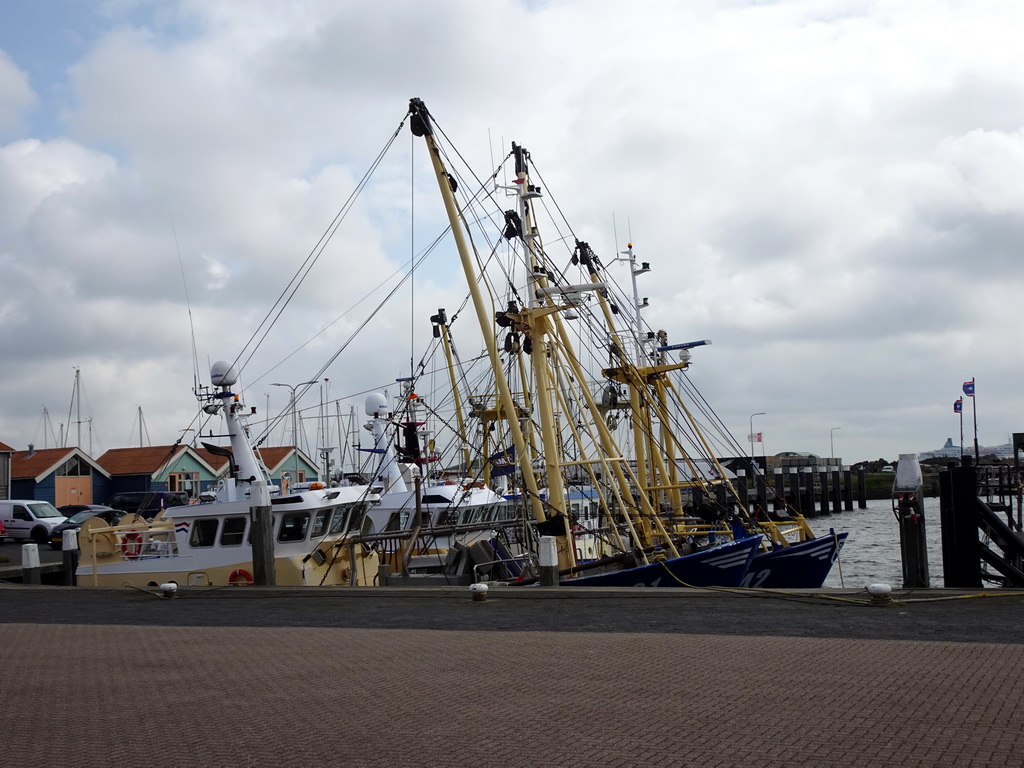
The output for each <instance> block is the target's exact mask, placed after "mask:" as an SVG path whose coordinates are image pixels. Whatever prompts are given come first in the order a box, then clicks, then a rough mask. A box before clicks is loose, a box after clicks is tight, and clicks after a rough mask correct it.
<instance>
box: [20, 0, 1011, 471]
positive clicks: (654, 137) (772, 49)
mask: <svg viewBox="0 0 1024 768" xmlns="http://www.w3.org/2000/svg"><path fill="white" fill-rule="evenodd" d="M1022 30H1024V6H1022V5H1021V4H1020V3H1018V2H1015V1H1013V0H1005V1H1003V2H1000V1H998V0H992V1H991V2H989V1H986V0H971V2H963V1H962V0H926V1H925V0H921V1H920V2H913V1H912V0H908V1H907V2H900V3H892V2H881V1H879V2H872V1H871V0H834V1H833V2H825V1H823V0H820V1H815V0H793V1H792V2H786V1H780V2H768V1H766V0H763V1H760V2H757V1H755V2H741V1H740V0H735V1H733V2H728V1H725V0H722V1H719V2H715V1H713V0H704V1H702V0H696V1H695V2H687V3H682V2H667V1H664V2H662V1H659V0H645V2H641V3H622V2H618V1H614V2H613V1H612V0H548V1H545V0H529V1H527V0H490V1H489V2H477V1H475V0H434V1H433V2H429V3H422V2H421V3H414V2H397V1H395V2H387V1H386V2H379V3H365V2H363V3H356V2H338V0H290V2H288V3H280V2H276V0H214V1H212V2H211V0H179V1H178V2H171V1H170V0H166V1H164V0H161V2H149V1H147V0H109V1H108V2H99V1H97V2H91V3H90V2H84V1H83V0H48V1H47V2H45V3H41V2H36V1H35V0H11V2H6V3H4V4H3V5H2V6H0V268H2V270H3V272H2V274H3V279H2V282H0V320H2V333H0V359H2V361H3V364H4V375H3V376H2V377H0V441H3V442H6V443H8V444H10V445H11V446H13V447H15V448H19V449H21V448H24V447H26V446H27V444H28V443H30V442H33V443H34V444H35V445H36V446H39V447H42V446H43V445H45V444H48V445H50V446H51V447H52V446H53V445H54V439H55V437H54V436H56V439H58V440H59V439H60V434H61V431H62V430H67V431H70V436H71V442H72V443H74V442H75V441H76V440H77V436H78V430H79V424H78V423H76V422H79V421H85V422H86V423H85V424H84V425H83V426H82V427H81V429H82V430H83V431H82V434H83V437H82V443H83V445H84V446H85V447H86V448H89V446H90V444H91V446H92V449H93V453H95V454H98V453H100V452H102V451H103V450H106V449H107V448H115V447H126V446H129V445H138V444H139V435H138V430H139V423H138V413H139V410H140V409H141V411H142V413H143V421H144V425H145V430H144V437H143V442H145V443H146V444H164V443H169V442H173V441H174V440H176V439H177V438H178V437H179V436H180V435H182V430H185V429H187V428H188V427H189V426H190V424H191V422H192V417H193V414H194V413H195V401H194V399H193V397H192V395H191V389H192V385H193V376H194V374H193V371H194V366H193V359H194V355H193V343H192V338H193V335H192V329H193V328H194V331H195V350H196V351H195V358H196V359H198V360H199V363H200V368H203V369H205V368H206V366H207V361H208V360H210V359H219V358H228V359H233V358H234V357H235V356H236V355H238V354H239V353H240V352H241V351H242V349H243V347H244V345H245V344H246V342H247V341H248V340H249V338H250V337H251V336H252V334H253V333H254V332H255V331H256V329H257V328H258V327H259V323H260V321H261V320H262V319H263V317H264V316H265V315H266V314H267V313H268V312H269V311H270V310H271V307H272V305H273V303H274V301H275V299H276V298H277V296H278V294H279V293H280V292H281V290H282V289H283V287H284V286H285V284H286V283H287V282H288V280H290V279H291V277H292V274H293V273H294V272H295V270H296V269H297V268H298V267H299V265H300V264H301V263H302V262H303V260H304V259H305V258H306V257H307V255H308V254H309V253H310V252H311V251H313V249H314V247H315V246H316V244H317V241H318V240H319V238H320V236H321V234H322V233H323V232H324V231H325V230H326V229H327V227H328V226H329V225H330V222H331V221H332V219H333V217H334V216H335V214H336V213H337V212H338V211H339V210H340V209H341V208H342V207H343V206H344V205H345V202H346V200H347V199H348V198H349V196H350V195H351V193H352V191H353V189H354V188H355V185H356V184H357V183H358V181H359V179H360V178H361V177H362V176H363V174H364V172H365V171H366V170H367V168H368V167H369V166H370V164H371V163H372V161H373V159H374V157H375V156H376V154H377V153H378V152H379V150H380V149H381V148H382V147H383V146H384V144H385V143H386V142H387V140H388V138H389V136H390V135H391V134H392V132H393V131H394V130H395V128H396V127H397V126H398V124H399V123H400V121H401V120H402V118H403V116H404V114H405V111H406V107H407V103H408V99H409V98H410V97H412V96H418V97H421V98H423V99H424V101H425V102H426V103H427V104H428V106H429V107H430V108H431V111H432V112H433V114H434V115H435V116H436V118H437V120H438V122H439V123H440V125H441V126H442V127H443V129H444V130H445V132H446V134H447V135H448V136H449V137H450V138H452V140H453V141H454V143H455V144H456V145H457V146H459V147H460V148H461V149H463V150H464V151H465V152H467V153H468V156H469V157H470V158H471V159H472V160H473V161H474V162H476V163H477V164H478V166H479V168H480V170H481V171H486V170H487V169H488V168H489V166H490V164H491V158H492V155H494V154H497V155H498V156H500V155H501V154H502V153H503V151H506V150H507V145H508V141H510V140H515V141H518V142H520V143H523V144H525V145H526V146H527V147H529V149H530V150H531V152H532V154H533V157H534V159H535V160H536V161H537V163H538V165H539V166H541V167H542V168H544V169H545V170H546V173H545V182H546V183H547V184H548V185H549V187H550V188H551V189H554V188H557V190H558V193H557V199H558V202H559V205H560V206H561V207H562V208H563V211H564V212H565V213H566V215H567V217H568V218H569V219H570V220H571V221H572V222H573V227H574V230H575V231H576V233H577V234H578V235H579V236H581V237H582V238H583V239H586V240H587V241H588V242H590V244H591V245H592V246H593V247H594V248H595V250H597V251H598V252H599V253H604V254H606V255H612V254H614V252H615V249H616V248H619V249H621V248H622V247H623V245H624V242H625V240H626V239H627V238H632V241H633V243H634V246H635V250H636V254H637V257H638V258H639V259H642V260H644V261H649V262H651V265H652V269H653V271H652V272H651V273H650V274H648V275H645V276H643V277H641V278H640V281H641V293H642V295H644V296H648V297H649V298H650V302H651V305H652V306H651V308H650V309H648V310H646V314H645V318H646V320H647V322H648V323H649V324H650V325H651V326H653V327H656V328H664V329H666V330H667V331H668V332H669V334H670V337H671V339H673V340H676V341H682V340H689V339H699V338H710V339H712V341H713V344H712V346H710V347H707V348H704V349H701V350H698V353H697V354H696V355H695V361H694V365H693V367H692V369H691V373H690V378H691V380H692V381H693V383H694V384H696V385H697V386H698V387H699V388H700V389H701V391H702V392H703V393H704V395H705V396H706V397H707V399H708V400H709V401H710V402H711V403H712V404H713V405H714V407H715V408H716V410H717V411H718V412H719V414H720V415H721V417H722V418H723V419H724V421H725V422H726V424H727V425H728V426H729V427H730V428H731V429H732V430H733V431H734V433H735V434H736V436H737V438H738V439H739V440H740V441H741V442H742V441H744V440H745V439H746V434H747V431H748V425H749V423H750V420H751V414H753V413H756V412H764V415H761V416H757V417H756V418H755V419H754V428H755V430H756V431H762V432H763V433H764V438H765V444H764V448H765V450H766V451H767V452H768V453H775V452H778V451H782V450H797V451H811V452H814V453H819V454H823V455H828V454H829V453H830V451H831V448H832V445H833V444H834V446H835V454H836V455H837V456H842V457H843V458H844V459H845V460H847V461H859V460H863V459H874V458H878V457H886V458H895V457H896V455H897V454H899V453H904V452H915V451H927V450H932V449H935V448H938V447H939V446H941V445H942V444H943V442H944V441H945V440H946V438H947V437H952V438H953V439H954V443H958V442H959V430H960V421H959V419H958V418H957V417H956V416H955V415H954V414H953V411H952V404H953V401H954V400H955V399H956V398H957V397H958V396H959V395H960V392H961V385H962V383H963V382H964V381H965V380H967V379H971V378H972V377H975V378H976V380H977V392H978V403H977V404H978V406H979V408H978V427H979V439H980V441H981V443H982V444H983V445H996V444H999V443H1003V442H1006V441H1007V440H1008V435H1009V434H1010V433H1011V432H1013V431H1024V416H1022V414H1021V411H1022V408H1021V406H1022V402H1024V393H1022V384H1021V383H1020V378H1021V376H1020V374H1021V365H1020V363H1019V361H1018V356H1019V354H1020V352H1019V336H1020V325H1021V319H1020V311H1019V310H1018V308H1017V302H1018V300H1019V297H1020V296H1021V295H1022V294H1024V272H1022V269H1021V267H1020V257H1019V251H1020V249H1021V248H1022V247H1024V184H1022V183H1021V181H1020V180H1021V179H1024V86H1022V85H1021V84H1022V83H1024V59H1022V57H1021V56H1020V54H1019V47H1020V33H1021V31H1022ZM1015 51H1017V53H1015ZM417 151H420V155H419V160H422V152H421V150H419V149H418V147H417V148H415V149H414V148H413V143H412V141H411V140H410V138H409V136H408V132H403V133H402V134H401V135H400V137H399V138H398V139H397V141H396V150H395V153H394V156H391V155H389V160H388V161H387V163H386V164H385V165H382V167H381V170H380V171H379V172H378V174H377V175H376V176H375V177H374V181H373V183H372V184H371V186H370V187H368V188H367V191H366V193H365V194H364V195H362V196H361V197H360V198H359V199H358V201H357V204H356V206H355V207H354V208H353V209H352V213H351V214H350V215H349V216H348V217H347V218H346V220H345V222H344V225H343V227H342V228H340V229H339V231H338V234H337V235H336V236H335V238H334V239H333V240H332V241H331V242H330V244H329V245H328V247H327V248H326V249H325V251H324V254H323V256H322V257H321V258H320V259H319V261H318V262H317V264H316V266H315V268H314V271H313V273H312V275H311V279H310V280H308V281H307V282H306V283H305V284H304V285H303V286H302V289H301V290H300V291H299V293H298V294H297V295H296V298H295V299H294V300H293V302H292V304H291V305H290V306H289V307H288V309H287V311H286V312H285V314H283V315H282V318H281V321H280V322H279V323H278V324H277V325H275V327H274V328H273V330H272V331H271V332H270V334H269V335H268V336H267V339H266V341H265V342H264V343H263V345H262V346H261V347H260V348H259V350H258V351H257V353H256V354H255V355H254V356H253V358H252V360H251V361H250V362H249V364H248V365H247V366H246V369H245V374H244V380H245V384H246V387H247V390H246V392H247V400H248V402H249V404H251V405H256V406H257V407H258V408H259V411H260V413H261V414H262V413H263V412H264V411H265V410H266V406H267V405H269V407H270V411H271V412H273V413H276V412H278V411H280V410H281V409H282V408H283V407H284V406H285V404H286V402H287V397H288V391H287V389H286V388H282V387H273V386H271V383H273V382H277V383H293V384H294V383H298V382H301V381H304V380H306V379H309V378H311V377H314V376H316V374H317V372H318V371H319V368H320V365H321V364H322V363H323V362H324V361H325V360H326V359H327V358H328V357H329V356H330V355H331V354H332V353H333V352H334V351H335V350H336V349H337V348H338V346H339V345H340V344H341V343H342V342H343V341H344V340H345V339H346V338H347V337H348V336H349V335H350V334H351V333H352V331H353V330H354V329H355V328H356V326H357V325H358V324H359V323H361V322H362V321H363V320H364V319H365V318H366V316H367V315H368V313H369V311H370V309H371V308H372V306H374V305H375V303H376V296H378V295H379V294H380V291H378V293H377V294H374V296H373V297H371V298H370V299H366V296H367V295H368V294H369V293H370V292H371V291H372V290H374V289H377V288H378V286H380V285H381V284H382V283H383V282H384V281H385V279H386V278H387V277H389V276H391V275H392V274H394V273H396V272H399V271H401V270H402V269H403V268H404V266H405V265H407V264H408V262H409V260H410V257H411V255H412V254H413V253H414V252H419V250H421V249H422V248H423V247H424V246H426V245H427V244H428V243H429V242H430V241H431V240H432V239H433V238H434V237H435V236H436V235H437V234H438V233H439V231H440V225H439V221H440V219H439V217H440V213H441V211H440V203H439V201H438V200H437V196H436V194H435V193H434V189H433V187H432V186H430V184H432V182H431V181H430V180H429V179H427V178H425V173H424V172H423V169H424V168H425V166H423V165H422V164H420V165H418V166H417V165H416V163H417V162H418V161H416V160H414V161H413V162H410V154H412V155H413V157H417V155H416V152H417ZM413 168H419V169H420V170H418V171H416V173H417V174H419V175H418V176H417V177H416V178H415V182H412V181H410V169H413ZM606 261H607V259H606ZM623 272H624V270H623ZM623 279H624V280H627V281H628V275H627V274H626V273H625V272H624V274H623ZM402 290H403V291H409V289H408V288H403V289H402ZM464 291H465V289H464V282H463V279H462V276H461V274H460V273H459V271H458V270H457V265H456V260H455V256H454V254H453V253H452V252H451V247H450V246H442V248H440V249H438V255H437V257H436V258H435V257H432V258H431V260H430V261H429V262H428V263H427V264H425V266H424V267H423V268H422V270H421V271H420V272H418V273H417V276H416V281H415V287H414V289H412V291H409V293H408V299H407V300H406V301H404V302H401V303H400V306H398V307H397V308H395V309H392V310H389V311H388V313H387V314H385V315H383V316H378V318H377V319H375V320H374V322H373V324H371V326H369V327H368V328H367V331H366V333H365V334H364V335H361V336H359V337H358V339H357V341H356V342H354V343H353V344H352V345H351V346H350V347H349V348H348V349H347V350H346V351H345V352H344V353H343V354H342V355H341V356H340V357H339V358H338V361H337V362H336V363H335V364H334V365H333V366H332V367H331V368H330V369H329V370H328V371H327V372H326V373H325V374H324V375H325V376H327V377H329V378H330V383H329V385H326V386H325V387H324V388H323V389H324V399H325V400H333V399H335V398H339V397H343V396H345V395H349V394H355V393H359V392H362V391H363V390H366V389H368V388H372V387H378V386H382V385H383V384H384V383H386V382H388V381H389V380H393V379H394V378H395V377H396V376H401V375H404V373H405V372H407V371H408V361H409V358H410V355H411V354H412V352H411V347H412V345H413V343H415V344H416V345H417V346H418V348H419V349H420V351H421V350H422V347H423V345H425V344H426V343H427V341H428V340H429V335H430V328H429V325H428V324H427V323H426V322H425V321H426V317H428V316H429V315H430V314H432V312H433V311H434V310H435V309H436V307H438V306H449V307H453V306H456V305H457V304H458V303H459V301H460V299H461V296H462V295H463V293H464ZM361 299H364V301H363V303H361V304H359V303H357V302H359V301H360V300H361ZM410 306H412V307H413V308H414V312H415V314H416V315H417V317H419V318H422V320H420V321H418V322H419V326H418V330H416V331H413V330H412V328H415V327H416V326H415V325H412V326H411V325H410V319H409V311H410V309H409V307H410ZM324 329H326V330H324ZM321 331H322V333H321ZM416 334H418V335H416ZM414 336H415V338H413V337H414ZM296 350H298V351H296ZM473 352H474V351H473V350H468V351H464V354H467V355H471V354H473ZM76 369H77V370H79V371H80V375H81V393H82V397H81V410H80V411H79V409H78V406H76V407H75V408H72V406H71V398H72V392H73V387H74V381H75V370H76ZM392 386H393V385H392ZM311 398H312V401H315V400H318V399H319V394H318V393H317V392H314V393H312V394H311ZM312 401H310V402H312ZM352 402H358V403H360V404H361V402H362V397H361V396H360V397H359V398H357V399H356V400H354V401H352ZM343 407H344V409H345V411H346V412H347V409H348V401H346V402H345V404H344V406H343ZM44 408H45V412H46V414H48V416H47V417H44ZM79 413H80V414H81V415H80V416H79ZM964 425H965V436H966V440H967V441H968V442H969V441H970V439H971V434H970V433H971V409H970V404H969V403H968V404H967V405H966V407H965V419H964ZM192 426H194V425H192ZM276 442H280V441H276ZM758 452H759V453H760V446H759V447H758Z"/></svg>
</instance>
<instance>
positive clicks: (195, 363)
mask: <svg viewBox="0 0 1024 768" xmlns="http://www.w3.org/2000/svg"><path fill="white" fill-rule="evenodd" d="M167 215H168V216H170V219H171V233H172V234H173V235H174V247H175V249H176V250H177V251H178V268H179V269H181V284H182V285H183V286H184V287H185V307H186V308H187V309H188V330H189V334H190V335H191V336H192V389H193V390H198V389H199V357H198V356H197V354H196V328H195V325H194V324H193V322H192V300H191V299H190V298H189V295H188V281H187V280H186V279H185V263H184V261H182V258H181V247H180V246H179V245H178V230H177V228H176V227H175V226H174V215H173V214H172V213H171V212H170V211H167ZM140 440H141V438H140Z"/></svg>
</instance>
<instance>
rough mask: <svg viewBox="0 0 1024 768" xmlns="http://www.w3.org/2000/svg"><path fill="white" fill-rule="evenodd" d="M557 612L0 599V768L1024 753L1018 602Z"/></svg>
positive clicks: (647, 606)
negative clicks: (0, 719)
mask: <svg viewBox="0 0 1024 768" xmlns="http://www.w3.org/2000/svg"><path fill="white" fill-rule="evenodd" d="M567 592H569V590H558V589H543V588H535V589H530V588H519V589H518V590H515V591H514V592H513V591H505V590H502V589H492V590H491V592H490V594H489V597H488V599H487V600H486V601H483V602H474V601H473V600H471V599H470V596H469V593H468V591H467V590H465V589H454V588H453V589H437V590H423V589H415V588H411V589H407V590H402V589H364V590H344V589H326V588H322V589H285V588H279V589H258V588H226V589H220V590H188V589H182V590H181V591H180V596H179V597H178V598H176V599H173V600H167V599H162V598H159V597H155V596H153V595H150V594H146V593H144V592H142V591H141V590H116V589H87V588H77V589H71V588H62V587H24V586H11V587H0V616H2V617H3V623H2V624H0V649H2V650H0V661H2V664H3V668H4V669H5V670H6V671H5V674H4V676H3V678H2V680H3V682H2V684H0V691H2V700H3V701H4V703H5V705H6V707H7V708H8V709H9V710H10V711H16V712H18V713H19V715H20V716H21V718H22V719H23V722H31V723H32V724H33V727H32V728H31V729H27V728H26V729H23V728H18V729H11V730H10V731H9V733H8V734H7V738H6V743H5V762H6V763H7V764H9V765H18V766H34V765H40V766H42V765H56V764H73V765H77V766H93V765H95V766H100V765H103V766H106V765H110V764H111V763H119V764H125V765H148V766H180V765H241V766H245V765H267V764H282V765H304V766H308V765H316V764H327V765H333V764H346V765H358V766H364V765H365V766H375V765H380V766H385V765H387V766H422V765H493V766H499V765H536V766H554V765H559V766H595V765H655V766H657V765H664V766H678V765H692V766H704V765H707V766H711V765H714V766H744V765H757V766H789V765H794V764H807V765H829V766H842V765H849V766H861V767H863V766H891V765H894V764H898V765H901V766H924V765H928V766H937V765H957V766H988V765H992V766H995V765H1008V764H1013V763H1016V762H1019V759H1020V758H1019V756H1020V754H1022V750H1024V732H1022V731H1021V729H1020V727H1019V724H1020V723H1021V722H1024V701H1022V699H1021V697H1020V696H1019V691H1020V690H1021V688H1022V684H1024V644H1022V641H1024V638H1022V637H1021V633H1020V631H1019V627H1020V626H1022V622H1021V619H1022V618H1024V603H1022V601H1021V599H1020V597H1014V596H1006V595H1002V596H997V597H981V598H966V599H942V600H937V601H930V602H911V600H915V599H922V600H924V599H928V598H933V597H942V598H950V597H954V596H959V595H963V594H967V593H959V595H958V593H953V592H951V591H949V590H930V591H919V592H915V593H913V594H912V595H906V594H897V595H896V597H897V598H898V600H900V603H898V604H896V605H891V606H887V607H879V606H865V605H862V604H858V603H854V602H847V601H848V600H860V599H861V598H863V597H864V595H863V593H856V592H853V591H845V592H838V591H836V592H831V593H823V592H822V591H815V592H813V593H811V592H806V593H789V594H788V595H785V596H783V595H774V596H769V597H760V598H751V597H747V596H735V595H732V594H723V593H720V592H713V591H701V592H690V591H685V590H647V591H644V590H630V589H626V590H622V589H619V590H596V589H595V590H575V591H571V594H569V595H566V593H567ZM819 594H828V595H829V596H830V597H829V598H827V599H822V598H818V597H814V595H819ZM835 598H839V599H835ZM69 712H75V713H79V714H78V715H76V716H74V717H69V716H68V713H69Z"/></svg>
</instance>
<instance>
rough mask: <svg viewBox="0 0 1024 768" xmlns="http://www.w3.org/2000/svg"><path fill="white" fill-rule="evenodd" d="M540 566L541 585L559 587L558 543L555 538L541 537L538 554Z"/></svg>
mask: <svg viewBox="0 0 1024 768" xmlns="http://www.w3.org/2000/svg"><path fill="white" fill-rule="evenodd" d="M537 555H538V559H539V565H540V585H541V586H542V587H557V586H558V542H557V541H556V540H555V537H554V536H541V537H540V547H539V551H538V552H537Z"/></svg>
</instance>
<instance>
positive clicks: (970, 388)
mask: <svg viewBox="0 0 1024 768" xmlns="http://www.w3.org/2000/svg"><path fill="white" fill-rule="evenodd" d="M964 394H965V395H967V396H968V397H974V379H973V378H972V379H971V380H970V381H965V382H964Z"/></svg>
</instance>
